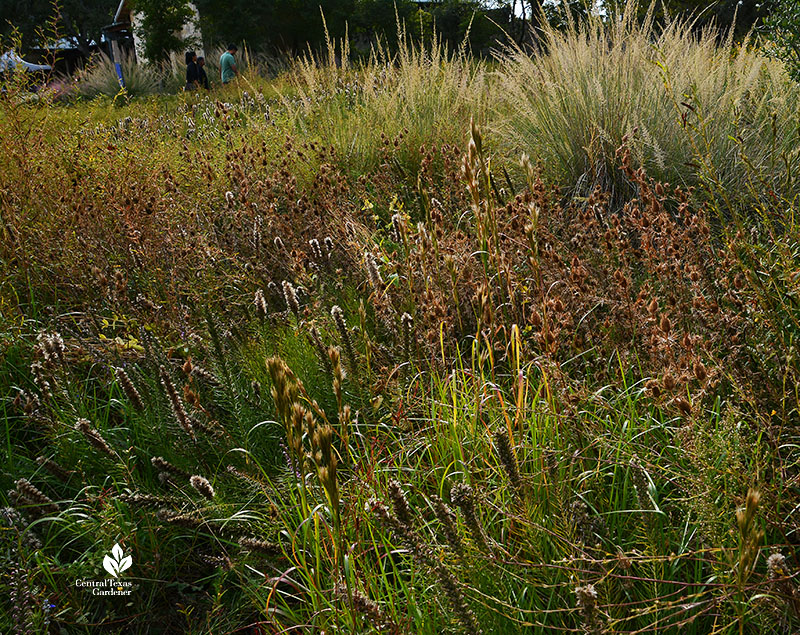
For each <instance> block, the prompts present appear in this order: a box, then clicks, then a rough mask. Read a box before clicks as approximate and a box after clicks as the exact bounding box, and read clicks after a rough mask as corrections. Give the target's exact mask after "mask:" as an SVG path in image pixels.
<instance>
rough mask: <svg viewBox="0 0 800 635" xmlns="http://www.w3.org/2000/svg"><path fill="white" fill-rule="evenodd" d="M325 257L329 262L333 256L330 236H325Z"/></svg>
mask: <svg viewBox="0 0 800 635" xmlns="http://www.w3.org/2000/svg"><path fill="white" fill-rule="evenodd" d="M324 243H325V257H326V258H327V259H328V260H330V259H331V256H333V238H331V237H330V236H325V240H324Z"/></svg>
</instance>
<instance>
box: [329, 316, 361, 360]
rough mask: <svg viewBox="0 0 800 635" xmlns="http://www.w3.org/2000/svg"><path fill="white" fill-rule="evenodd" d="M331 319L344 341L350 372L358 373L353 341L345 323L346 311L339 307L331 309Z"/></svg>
mask: <svg viewBox="0 0 800 635" xmlns="http://www.w3.org/2000/svg"><path fill="white" fill-rule="evenodd" d="M331 317H332V318H333V322H334V324H335V325H336V330H337V331H339V337H340V338H341V339H342V344H343V345H344V352H345V354H346V355H347V361H348V362H349V364H350V371H351V372H353V373H355V372H356V353H355V349H354V348H353V340H352V338H351V337H350V331H349V330H348V328H347V323H346V322H345V321H344V311H342V308H341V307H340V306H339V305H334V306H333V308H332V309H331Z"/></svg>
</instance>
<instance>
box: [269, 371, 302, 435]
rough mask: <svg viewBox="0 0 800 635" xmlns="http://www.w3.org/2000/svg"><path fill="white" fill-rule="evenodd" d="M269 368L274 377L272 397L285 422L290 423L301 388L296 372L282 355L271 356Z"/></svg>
mask: <svg viewBox="0 0 800 635" xmlns="http://www.w3.org/2000/svg"><path fill="white" fill-rule="evenodd" d="M267 370H268V371H269V376H270V378H271V379H272V388H271V390H270V392H271V393H272V399H273V400H274V401H275V407H276V409H277V410H278V414H280V415H281V417H282V418H283V421H284V424H285V425H287V426H288V425H289V422H290V419H291V416H292V407H293V406H294V404H295V403H296V402H297V401H298V399H299V395H300V388H299V386H298V384H297V380H296V378H295V376H294V373H293V372H292V371H291V369H290V368H289V366H287V365H286V362H284V361H283V360H282V359H281V358H280V357H270V358H269V359H268V360H267Z"/></svg>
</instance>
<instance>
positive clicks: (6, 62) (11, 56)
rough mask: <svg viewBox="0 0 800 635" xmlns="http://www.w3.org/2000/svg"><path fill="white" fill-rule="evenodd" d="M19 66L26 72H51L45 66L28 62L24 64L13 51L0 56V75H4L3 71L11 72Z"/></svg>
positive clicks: (49, 67)
mask: <svg viewBox="0 0 800 635" xmlns="http://www.w3.org/2000/svg"><path fill="white" fill-rule="evenodd" d="M17 66H19V67H20V68H24V69H25V70H28V71H49V70H52V67H51V66H49V65H47V64H31V63H30V62H26V61H25V60H24V59H22V58H21V57H20V56H19V55H17V52H16V51H14V50H13V49H12V50H10V51H8V52H7V53H4V54H3V55H0V73H4V72H5V71H7V70H9V71H13V70H14V69H15V68H17Z"/></svg>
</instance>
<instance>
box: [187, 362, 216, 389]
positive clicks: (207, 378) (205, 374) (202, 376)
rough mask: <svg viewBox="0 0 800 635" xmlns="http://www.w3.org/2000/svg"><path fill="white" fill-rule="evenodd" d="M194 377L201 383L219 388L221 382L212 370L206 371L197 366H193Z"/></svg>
mask: <svg viewBox="0 0 800 635" xmlns="http://www.w3.org/2000/svg"><path fill="white" fill-rule="evenodd" d="M191 373H192V377H196V378H197V379H199V380H200V381H203V382H205V383H207V384H208V385H209V386H219V385H220V380H219V377H217V376H216V375H215V374H214V373H212V372H211V371H210V370H206V369H205V368H203V367H202V366H198V365H197V364H192V371H191Z"/></svg>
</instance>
